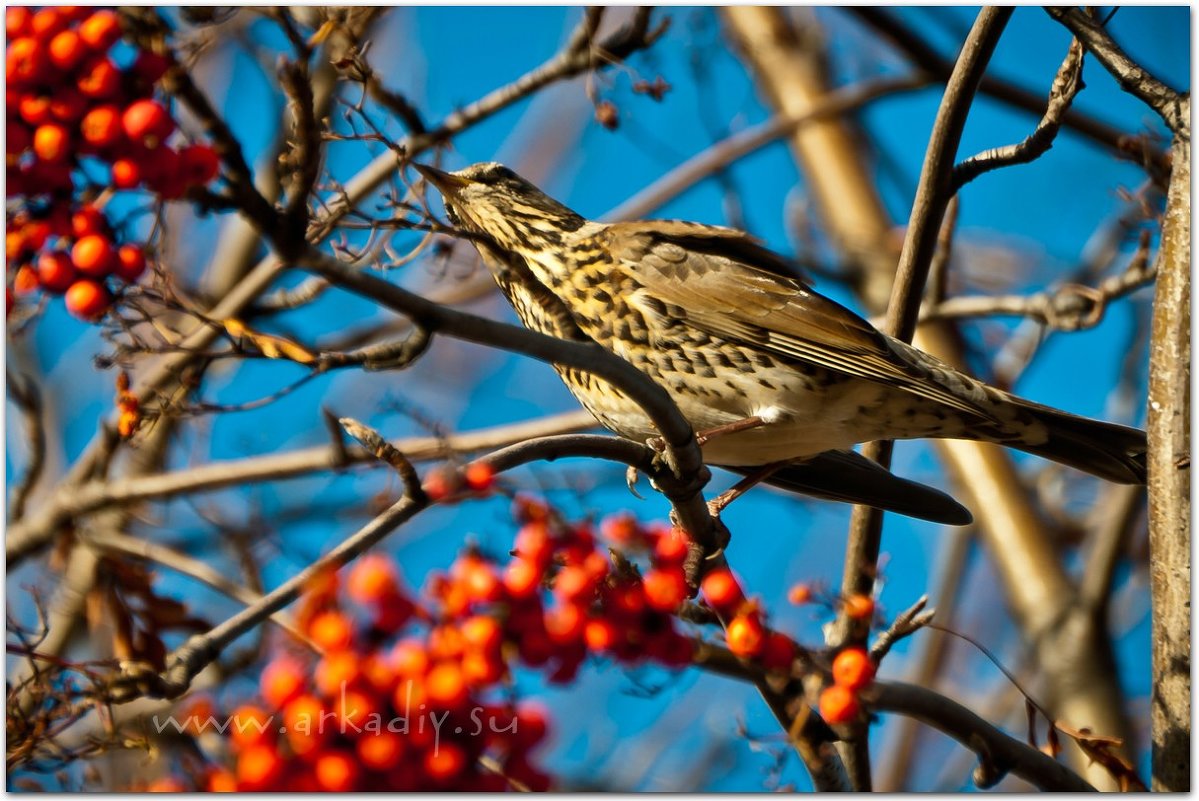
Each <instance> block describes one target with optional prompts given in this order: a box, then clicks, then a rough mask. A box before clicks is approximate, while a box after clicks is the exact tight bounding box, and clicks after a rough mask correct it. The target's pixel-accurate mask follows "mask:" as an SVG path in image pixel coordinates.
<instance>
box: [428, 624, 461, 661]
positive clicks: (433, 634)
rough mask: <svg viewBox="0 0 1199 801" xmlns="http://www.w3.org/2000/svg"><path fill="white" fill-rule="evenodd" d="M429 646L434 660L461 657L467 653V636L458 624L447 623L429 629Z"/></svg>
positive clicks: (430, 656)
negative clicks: (464, 635)
mask: <svg viewBox="0 0 1199 801" xmlns="http://www.w3.org/2000/svg"><path fill="white" fill-rule="evenodd" d="M428 647H429V658H430V659H432V660H433V661H434V662H439V661H442V660H451V659H459V658H461V656H462V655H463V654H464V653H466V638H465V637H463V636H462V631H461V630H460V629H459V628H458V627H457V626H454V625H451V624H448V623H447V624H445V625H442V626H436V627H434V628H432V629H430V630H429V644H428Z"/></svg>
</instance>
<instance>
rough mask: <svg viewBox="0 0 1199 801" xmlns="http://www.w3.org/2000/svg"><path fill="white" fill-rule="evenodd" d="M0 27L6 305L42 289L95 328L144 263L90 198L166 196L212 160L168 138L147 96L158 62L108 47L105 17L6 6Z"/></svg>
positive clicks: (109, 14)
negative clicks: (2, 40) (138, 193)
mask: <svg viewBox="0 0 1199 801" xmlns="http://www.w3.org/2000/svg"><path fill="white" fill-rule="evenodd" d="M5 29H6V32H7V36H8V46H7V49H6V51H5V76H6V79H7V84H6V87H5V122H6V131H7V133H6V137H5V139H6V148H5V167H6V169H5V174H6V180H7V193H6V194H7V200H8V203H7V209H6V214H5V223H6V225H5V254H6V258H7V263H8V276H9V283H8V293H7V308H8V309H9V310H11V308H12V306H13V304H14V302H15V299H14V296H15V297H16V298H20V297H22V296H27V295H31V294H33V293H36V292H38V291H42V292H45V293H47V294H50V295H62V296H64V301H65V304H66V307H67V309H68V310H69V311H70V312H71V313H72V314H74V315H75V316H77V317H79V318H81V319H83V320H88V321H95V320H98V319H99V318H101V317H102V316H103V315H104V314H105V312H107V311H108V309H109V307H110V306H111V305H112V300H113V294H112V290H113V289H114V288H115V287H116V286H120V285H121V284H130V283H133V282H135V281H136V280H137V279H138V278H139V277H140V276H141V274H142V273H143V272H144V271H145V268H146V257H145V254H144V253H143V251H142V248H141V247H140V246H139V245H138V244H135V243H124V244H122V243H120V242H119V241H118V237H117V236H116V233H115V231H114V229H113V226H112V225H111V224H110V222H109V220H108V219H107V217H106V215H105V213H104V211H103V209H102V205H103V202H102V200H101V199H103V200H107V199H108V198H109V197H111V195H112V193H113V192H114V191H119V190H134V189H139V188H142V189H146V190H148V191H150V192H153V193H155V194H156V195H158V196H159V197H161V198H163V199H174V198H178V197H181V196H182V195H183V193H184V192H185V191H186V190H187V188H188V187H191V186H199V185H204V184H207V183H208V182H210V181H212V180H213V179H214V178H215V177H216V176H217V173H218V171H219V168H220V164H219V160H218V157H217V154H216V152H215V151H214V150H213V149H212V148H211V147H209V146H208V145H204V144H190V145H189V144H186V143H180V146H178V147H176V146H174V145H173V144H171V143H170V142H169V141H168V140H169V139H170V138H171V136H172V134H173V133H174V132H175V129H176V122H175V119H174V117H173V116H172V115H171V112H170V111H169V110H168V109H167V107H166V106H164V105H163V104H162V103H161V102H159V101H158V100H156V99H155V98H154V92H155V84H156V83H157V82H158V81H159V79H160V78H162V76H163V75H164V74H165V73H166V70H167V69H168V68H169V67H170V60H169V59H168V58H167V57H166V56H163V55H160V54H157V53H152V52H149V51H146V50H140V49H136V48H132V47H130V46H128V45H122V46H118V44H117V43H118V41H119V40H120V39H121V25H120V21H119V18H118V16H117V14H116V13H115V12H114V11H111V10H108V9H96V8H93V7H83V6H46V7H43V8H41V9H37V10H35V9H33V8H29V7H22V6H13V7H10V8H8V9H7V10H6V12H5ZM121 64H124V66H121ZM110 278H111V279H113V282H111V283H110V282H109V280H108V279H110Z"/></svg>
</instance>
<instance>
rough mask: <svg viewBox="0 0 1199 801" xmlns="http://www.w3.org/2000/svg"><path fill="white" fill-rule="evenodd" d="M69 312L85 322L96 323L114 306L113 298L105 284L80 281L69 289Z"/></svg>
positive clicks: (84, 279) (67, 299)
mask: <svg viewBox="0 0 1199 801" xmlns="http://www.w3.org/2000/svg"><path fill="white" fill-rule="evenodd" d="M64 297H65V300H66V306H67V311H69V312H70V313H71V314H73V315H75V316H76V317H78V318H79V319H80V320H84V321H85V322H89V323H92V322H96V321H97V320H99V319H100V318H101V317H103V316H104V314H105V312H107V311H108V307H109V306H111V305H112V296H111V295H109V294H108V290H107V289H105V288H104V285H103V284H100V283H97V282H95V281H91V280H88V279H86V278H83V279H80V280H78V281H76V282H75V283H73V284H71V286H70V287H69V288H68V289H67V292H66V295H65V296H64Z"/></svg>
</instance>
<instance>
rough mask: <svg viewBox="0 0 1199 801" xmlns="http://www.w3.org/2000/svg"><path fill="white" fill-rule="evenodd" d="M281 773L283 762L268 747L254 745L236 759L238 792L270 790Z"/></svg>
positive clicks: (273, 750) (272, 749)
mask: <svg viewBox="0 0 1199 801" xmlns="http://www.w3.org/2000/svg"><path fill="white" fill-rule="evenodd" d="M282 773H283V760H281V759H280V758H279V755H278V754H276V753H275V749H274V748H273V747H271V746H269V745H255V746H251V747H250V748H247V749H246V750H244V751H242V752H241V753H240V754H239V755H238V757H237V782H238V789H239V790H248V791H250V792H260V791H263V790H270V789H272V787H273V785H274V784H275V782H277V781H278V780H279V778H280V777H281V775H282Z"/></svg>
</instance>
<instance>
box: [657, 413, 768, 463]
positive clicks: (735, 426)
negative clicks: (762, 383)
mask: <svg viewBox="0 0 1199 801" xmlns="http://www.w3.org/2000/svg"><path fill="white" fill-rule="evenodd" d="M764 425H766V421H765V420H763V419H762V418H761V417H758V416H757V415H756V414H755V415H754V416H753V417H746V418H745V419H743V420H734V421H733V422H731V423H725V424H724V425H722V426H716V427H715V428H705V429H704V430H703V431H697V432H695V441H696V443H698V444H699V446H700V447H701V448H702V447H703V446H704V445H707V444H708V443H709V442H711V441H712V440H714V439H716V438H717V437H726V436H728V435H729V434H739V433H741V432H742V431H749V430H750V429H751V428H761V427H762V426H764ZM645 444H646V445H648V446H649V447H650V448H652V449H653V450H654V452H655V453H658V454H661V453H665V452H666V441H665V440H664V439H662V438H661V437H650V438H649V439H647V440H646V441H645Z"/></svg>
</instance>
